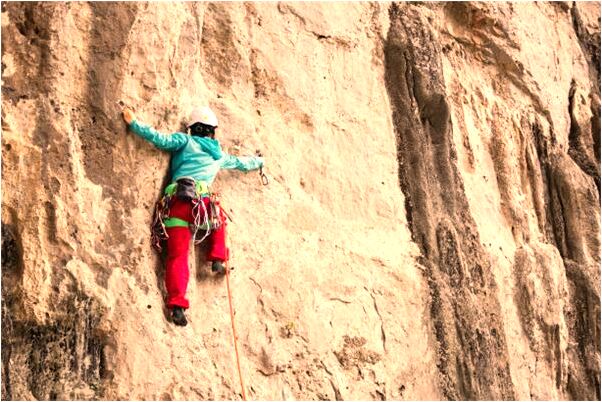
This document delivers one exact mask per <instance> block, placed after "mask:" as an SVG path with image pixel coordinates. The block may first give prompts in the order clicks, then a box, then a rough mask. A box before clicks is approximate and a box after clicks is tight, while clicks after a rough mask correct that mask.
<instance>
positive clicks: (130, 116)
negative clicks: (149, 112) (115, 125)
mask: <svg viewBox="0 0 602 402" xmlns="http://www.w3.org/2000/svg"><path fill="white" fill-rule="evenodd" d="M123 120H125V122H126V123H127V124H132V122H133V121H134V120H136V116H135V115H134V112H133V111H132V109H130V108H129V107H126V108H125V109H123Z"/></svg>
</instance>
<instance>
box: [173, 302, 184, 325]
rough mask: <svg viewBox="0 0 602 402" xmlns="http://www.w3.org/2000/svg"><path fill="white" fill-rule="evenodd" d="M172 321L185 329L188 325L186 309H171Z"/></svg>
mask: <svg viewBox="0 0 602 402" xmlns="http://www.w3.org/2000/svg"><path fill="white" fill-rule="evenodd" d="M171 321H172V322H173V323H174V324H176V325H179V326H181V327H184V326H186V324H188V320H187V319H186V316H185V315H184V309H183V308H182V307H178V306H176V307H174V308H172V309H171Z"/></svg>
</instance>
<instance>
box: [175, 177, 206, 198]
mask: <svg viewBox="0 0 602 402" xmlns="http://www.w3.org/2000/svg"><path fill="white" fill-rule="evenodd" d="M195 185H196V193H197V196H207V195H209V186H208V185H207V182H204V181H202V180H198V181H196V182H195ZM177 187H178V183H175V182H174V183H171V184H170V185H168V186H167V187H165V195H170V196H172V195H174V194H175V193H176V190H177Z"/></svg>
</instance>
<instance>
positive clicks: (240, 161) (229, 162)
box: [221, 154, 263, 172]
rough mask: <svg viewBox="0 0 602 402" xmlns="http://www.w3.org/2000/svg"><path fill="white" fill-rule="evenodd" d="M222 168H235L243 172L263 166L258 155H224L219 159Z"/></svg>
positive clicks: (261, 159)
mask: <svg viewBox="0 0 602 402" xmlns="http://www.w3.org/2000/svg"><path fill="white" fill-rule="evenodd" d="M221 167H222V169H237V170H240V171H243V172H248V171H250V170H255V169H259V168H260V167H263V158H261V157H259V156H241V157H238V156H233V155H226V154H224V156H223V157H222V160H221Z"/></svg>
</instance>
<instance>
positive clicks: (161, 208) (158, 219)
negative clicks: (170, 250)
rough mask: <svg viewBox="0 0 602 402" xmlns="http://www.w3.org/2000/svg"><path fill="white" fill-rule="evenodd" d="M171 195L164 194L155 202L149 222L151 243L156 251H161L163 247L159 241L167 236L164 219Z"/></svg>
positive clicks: (166, 215)
mask: <svg viewBox="0 0 602 402" xmlns="http://www.w3.org/2000/svg"><path fill="white" fill-rule="evenodd" d="M170 201H171V195H168V194H165V195H164V196H163V197H162V198H161V199H160V200H159V202H157V204H155V212H154V215H153V223H152V224H151V243H152V245H153V247H155V248H156V249H157V251H159V252H161V250H162V249H163V247H162V246H161V243H163V242H164V241H165V240H167V239H168V238H169V235H168V234H167V228H166V227H165V222H164V221H165V219H167V217H169V203H170Z"/></svg>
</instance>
